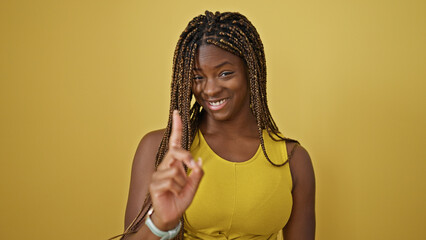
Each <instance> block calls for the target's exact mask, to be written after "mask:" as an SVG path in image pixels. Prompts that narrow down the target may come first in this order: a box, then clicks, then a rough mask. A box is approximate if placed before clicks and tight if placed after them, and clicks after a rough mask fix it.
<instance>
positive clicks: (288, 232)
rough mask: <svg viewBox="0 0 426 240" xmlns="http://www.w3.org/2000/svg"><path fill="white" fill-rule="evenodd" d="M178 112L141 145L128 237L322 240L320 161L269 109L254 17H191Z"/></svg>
mask: <svg viewBox="0 0 426 240" xmlns="http://www.w3.org/2000/svg"><path fill="white" fill-rule="evenodd" d="M192 97H194V98H195V100H196V101H194V103H193V104H192V105H191V100H192ZM169 114H170V115H169V120H168V125H167V127H166V128H165V129H162V130H157V131H153V132H150V133H148V134H147V135H145V136H144V137H143V139H142V140H141V142H140V144H139V146H138V149H137V151H136V155H135V158H134V162H133V167H132V177H131V183H130V192H129V198H128V203H127V209H126V218H125V226H126V230H125V232H124V234H122V235H120V236H121V237H122V239H140V240H142V239H143V240H149V239H153V240H154V239H207V240H210V239H259V240H261V239H262V240H263V239H283V238H284V239H285V240H296V239H297V240H311V239H314V238H315V177H314V171H313V167H312V163H311V160H310V157H309V155H308V153H307V151H306V150H305V149H304V148H303V147H302V146H300V144H299V143H298V142H297V141H296V140H293V139H289V138H286V137H284V136H283V135H282V134H281V133H280V131H279V130H278V127H277V126H276V124H275V122H274V120H273V118H272V116H271V114H270V112H269V108H268V104H267V100H266V65H265V55H264V50H263V44H262V42H261V40H260V37H259V34H258V33H257V31H256V29H255V27H254V26H253V25H252V24H251V22H250V21H249V20H248V19H247V18H246V17H245V16H243V15H241V14H239V13H235V12H224V13H219V12H216V13H212V12H209V11H206V13H205V15H200V16H197V17H195V18H194V19H193V20H191V21H190V22H189V24H188V26H187V27H186V29H185V30H184V32H183V33H182V34H181V36H180V38H179V41H178V43H177V46H176V50H175V54H174V58H173V77H172V83H171V101H170V110H169Z"/></svg>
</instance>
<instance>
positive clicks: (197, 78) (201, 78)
mask: <svg viewBox="0 0 426 240" xmlns="http://www.w3.org/2000/svg"><path fill="white" fill-rule="evenodd" d="M193 79H194V81H196V82H199V81H201V80H203V76H200V75H197V74H195V75H194V78H193Z"/></svg>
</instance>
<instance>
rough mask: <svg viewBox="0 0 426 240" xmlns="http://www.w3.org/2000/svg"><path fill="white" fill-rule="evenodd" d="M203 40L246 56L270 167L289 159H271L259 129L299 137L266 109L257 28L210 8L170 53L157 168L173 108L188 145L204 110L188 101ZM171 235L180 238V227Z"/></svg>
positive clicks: (146, 203)
mask: <svg viewBox="0 0 426 240" xmlns="http://www.w3.org/2000/svg"><path fill="white" fill-rule="evenodd" d="M203 44H212V45H215V46H217V47H220V48H222V49H224V50H226V51H228V52H231V53H233V54H234V55H237V56H239V57H240V58H241V59H243V60H244V62H245V64H246V66H247V71H248V79H247V80H248V82H249V88H250V106H251V109H252V113H253V115H254V116H255V118H256V123H257V127H258V134H259V139H260V144H261V147H262V151H263V154H264V155H265V157H266V159H267V160H268V161H269V163H270V164H272V165H273V166H276V167H280V166H284V165H285V164H287V163H288V160H289V159H287V160H286V161H285V162H283V163H275V162H273V161H271V159H270V158H269V156H268V154H267V152H266V148H265V144H264V139H263V134H262V132H263V130H266V131H267V133H268V135H269V136H270V137H271V138H272V139H273V140H275V141H284V140H287V141H292V142H297V141H296V140H293V139H289V138H285V137H283V136H282V135H280V132H279V130H278V127H277V125H276V124H275V121H274V120H273V118H272V116H271V113H270V111H269V108H268V104H267V99H266V60H265V53H264V49H263V44H262V41H261V39H260V37H259V34H258V32H257V30H256V28H255V27H254V26H253V24H252V23H251V22H250V21H249V20H248V19H247V18H246V17H245V16H243V15H242V14H240V13H237V12H223V13H220V12H215V13H212V12H209V11H206V12H205V15H199V16H197V17H195V18H193V19H192V20H191V21H190V22H189V24H188V26H187V27H186V28H185V30H184V31H183V32H182V34H181V35H180V37H179V40H178V43H177V45H176V49H175V52H174V57H173V76H172V83H171V95H170V110H169V118H168V123H167V127H166V129H165V132H164V136H163V138H162V141H161V144H160V147H159V149H158V152H157V156H156V161H155V168H157V167H158V166H159V165H160V163H161V161H162V160H163V158H164V156H165V154H166V152H167V150H168V148H169V146H168V144H169V138H170V134H171V130H172V119H173V111H174V110H175V109H177V110H178V111H179V113H180V115H181V118H182V148H183V149H186V150H189V149H190V147H191V144H192V140H193V138H194V136H195V133H196V132H197V131H198V128H199V124H200V121H201V116H202V112H203V109H202V107H201V106H200V104H198V103H197V102H195V103H194V104H193V105H192V106H191V100H192V80H193V77H194V72H193V69H194V66H195V57H196V53H197V49H198V48H199V47H200V46H201V45H203ZM293 151H294V148H293ZM293 151H292V152H293ZM291 155H292V153H291V154H290V156H291ZM151 205H152V203H151V198H150V195H149V192H148V194H147V196H146V198H145V201H144V203H143V206H142V209H141V210H140V212H139V214H138V215H137V217H136V218H135V219H134V220H133V222H132V223H131V224H130V225H129V227H128V228H127V229H126V231H125V232H124V233H123V234H122V235H119V236H123V238H124V237H125V236H126V235H128V234H130V233H134V232H136V231H137V229H138V228H139V227H140V225H141V224H140V223H141V222H142V220H143V219H144V218H145V216H146V214H147V212H148V210H149V208H150V207H151ZM182 220H183V219H182ZM182 223H183V221H182ZM117 237H118V236H117ZM175 239H176V240H181V239H183V227H182V229H181V231H180V233H179V234H178V235H177V236H176V238H175Z"/></svg>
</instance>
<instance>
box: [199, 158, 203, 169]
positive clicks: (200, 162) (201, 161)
mask: <svg viewBox="0 0 426 240" xmlns="http://www.w3.org/2000/svg"><path fill="white" fill-rule="evenodd" d="M198 166H200V167H201V166H203V159H201V158H200V157H199V158H198Z"/></svg>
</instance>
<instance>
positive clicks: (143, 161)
mask: <svg viewBox="0 0 426 240" xmlns="http://www.w3.org/2000/svg"><path fill="white" fill-rule="evenodd" d="M163 134H164V130H157V131H153V132H150V133H148V134H146V135H145V136H144V137H143V138H142V140H141V141H140V143H139V145H138V148H137V150H136V153H135V157H134V159H133V165H132V173H131V179H130V189H129V197H128V200H127V207H126V216H125V222H124V226H125V229H126V228H127V226H129V224H130V223H131V222H132V221H133V219H134V218H135V217H136V216H137V214H138V213H139V211H140V210H141V208H142V205H143V202H144V200H145V197H146V194H147V193H148V187H149V183H150V182H151V176H152V174H153V173H154V171H155V158H156V155H157V151H158V148H159V146H160V143H161V139H162V137H163Z"/></svg>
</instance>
